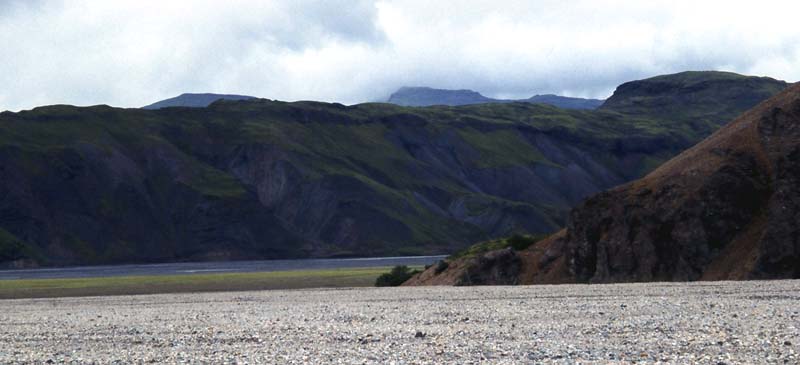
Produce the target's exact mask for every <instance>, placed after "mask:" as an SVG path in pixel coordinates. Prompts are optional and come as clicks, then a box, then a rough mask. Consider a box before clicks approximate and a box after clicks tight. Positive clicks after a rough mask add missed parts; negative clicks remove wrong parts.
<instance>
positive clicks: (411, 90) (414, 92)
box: [388, 86, 603, 109]
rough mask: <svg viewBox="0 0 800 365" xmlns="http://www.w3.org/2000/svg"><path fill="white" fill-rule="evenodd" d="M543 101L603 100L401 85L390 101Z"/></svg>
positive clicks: (572, 105) (567, 104)
mask: <svg viewBox="0 0 800 365" xmlns="http://www.w3.org/2000/svg"><path fill="white" fill-rule="evenodd" d="M513 102H522V103H541V104H548V105H552V106H556V107H559V108H563V109H596V108H597V107H599V106H600V105H602V104H603V101H602V100H597V99H581V98H571V97H566V96H558V95H552V94H548V95H535V96H532V97H530V98H528V99H522V100H501V99H492V98H488V97H485V96H483V95H481V94H480V93H478V92H476V91H472V90H444V89H433V88H429V87H407V86H406V87H401V88H400V89H398V90H397V91H395V92H394V93H393V94H392V95H391V96H390V97H389V100H388V103H391V104H396V105H402V106H432V105H450V106H458V105H469V104H483V103H513Z"/></svg>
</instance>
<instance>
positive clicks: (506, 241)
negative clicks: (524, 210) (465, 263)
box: [447, 234, 547, 260]
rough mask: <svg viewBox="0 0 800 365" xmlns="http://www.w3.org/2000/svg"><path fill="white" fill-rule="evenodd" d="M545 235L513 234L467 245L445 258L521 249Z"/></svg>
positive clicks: (452, 258) (450, 258)
mask: <svg viewBox="0 0 800 365" xmlns="http://www.w3.org/2000/svg"><path fill="white" fill-rule="evenodd" d="M545 237H547V235H546V234H541V235H520V234H515V235H513V236H511V237H506V238H500V239H496V240H491V241H486V242H481V243H478V244H475V245H472V246H470V247H467V248H466V249H465V250H462V251H459V252H457V253H455V254H453V255H451V256H450V257H448V258H447V259H448V260H455V259H460V258H470V257H476V256H479V255H482V254H484V253H486V252H489V251H495V250H502V249H504V248H508V247H511V248H513V249H514V250H516V251H521V250H524V249H526V248H528V247H530V246H531V245H533V244H534V243H536V242H539V241H541V240H542V239H544V238H545Z"/></svg>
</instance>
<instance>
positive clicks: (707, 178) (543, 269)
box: [411, 85, 800, 285]
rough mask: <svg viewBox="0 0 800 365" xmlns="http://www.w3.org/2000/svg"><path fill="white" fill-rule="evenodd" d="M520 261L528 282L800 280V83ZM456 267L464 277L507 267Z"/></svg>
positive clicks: (425, 279) (574, 218) (424, 280)
mask: <svg viewBox="0 0 800 365" xmlns="http://www.w3.org/2000/svg"><path fill="white" fill-rule="evenodd" d="M494 254H496V253H495V252H490V253H487V254H486V256H487V257H488V256H491V255H494ZM518 255H519V256H521V257H527V259H525V260H523V263H524V264H523V269H522V270H520V273H519V276H518V278H517V281H518V282H520V283H537V282H539V283H541V282H546V283H547V282H550V283H552V282H593V283H608V282H625V281H686V280H741V279H777V278H800V85H794V86H791V87H789V88H788V89H787V90H785V91H783V92H782V93H780V94H779V95H777V96H775V97H773V98H771V99H769V100H768V101H766V102H763V103H761V104H759V105H758V106H757V107H755V108H753V109H752V110H750V111H748V112H746V113H744V114H743V115H742V116H740V117H739V118H737V119H736V120H734V121H733V122H731V123H729V124H728V125H727V126H725V127H724V128H722V129H721V130H719V131H718V132H716V133H715V134H714V135H712V136H711V137H709V138H708V139H706V140H704V141H702V142H701V143H699V144H698V145H696V146H694V147H692V148H691V149H689V150H687V151H685V152H683V153H682V154H680V155H679V156H677V157H675V158H673V159H671V160H670V161H668V162H666V163H665V164H664V165H662V166H661V167H659V168H658V169H656V170H655V171H653V172H652V173H650V174H648V175H647V176H645V177H644V178H642V179H639V180H636V181H634V182H631V183H628V184H625V185H622V186H619V187H617V188H614V189H611V190H608V191H606V192H603V193H600V194H597V195H594V196H592V197H590V198H589V199H586V200H585V201H584V202H583V203H581V204H580V205H578V206H577V207H575V208H574V209H573V210H572V212H571V214H570V217H569V220H568V223H567V227H566V229H565V230H563V231H561V232H559V233H558V234H556V235H553V236H551V237H550V238H548V239H546V240H544V241H541V242H538V243H536V244H535V245H533V246H532V247H531V248H529V249H526V250H523V251H521V252H519V253H518ZM476 260H477V261H476ZM457 261H458V262H450V263H448V265H449V266H450V267H454V268H458V270H460V271H461V272H468V271H470V270H481V271H482V272H486V273H489V272H494V271H497V270H499V269H500V268H496V267H492V266H485V265H478V264H476V262H480V259H474V258H473V259H471V261H467V260H457ZM516 267H517V265H516V264H514V265H512V268H516ZM514 270H515V271H516V269H514ZM448 271H449V270H444V271H442V272H440V273H439V274H435V273H434V272H432V271H431V270H427V271H426V272H423V273H422V274H421V275H420V276H419V277H417V278H415V279H414V280H415V281H412V282H411V284H417V285H424V284H460V283H461V281H458V280H439V279H436V277H437V276H441V277H442V278H448V277H450V276H453V275H452V274H451V273H449V272H448Z"/></svg>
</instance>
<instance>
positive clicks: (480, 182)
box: [0, 78, 761, 266]
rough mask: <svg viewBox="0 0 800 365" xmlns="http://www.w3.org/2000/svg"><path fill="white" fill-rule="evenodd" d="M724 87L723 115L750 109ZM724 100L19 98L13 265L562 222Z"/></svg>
mask: <svg viewBox="0 0 800 365" xmlns="http://www.w3.org/2000/svg"><path fill="white" fill-rule="evenodd" d="M744 80H745V82H750V81H749V80H751V79H750V78H745V79H744ZM758 80H760V79H758ZM756 84H757V85H760V84H759V83H756ZM755 89H756V90H760V89H761V88H760V87H756V88H755ZM741 90H742V91H741V92H742V93H749V92H750V91H749V90H750V89H747V88H743V89H741ZM725 100H727V99H722V100H721V101H719V102H718V103H715V104H714V105H715V107H716V108H718V109H719V110H718V112H716V114H714V115H720V116H721V118H722V117H725V118H729V119H730V118H732V117H733V115H731V114H733V113H738V112H740V111H743V110H745V109H747V108H749V107H751V105H729V104H727V103H726V102H725ZM733 100H740V99H733ZM709 109H713V108H706V107H705V106H702V108H701V107H698V108H697V109H696V110H691V109H688V110H686V111H685V112H684V115H687V116H690V117H686V119H671V120H669V121H667V120H663V119H659V115H658V114H654V115H649V114H647V113H637V114H636V115H633V116H631V115H627V114H625V113H623V112H619V111H615V110H611V109H605V110H597V111H586V110H563V109H559V108H555V107H552V106H547V105H542V104H531V103H499V104H474V105H465V106H458V107H450V106H435V107H425V108H409V107H401V106H397V105H392V104H360V105H354V106H344V105H341V104H329V103H318V102H295V103H286V102H279V101H270V100H264V99H250V100H238V101H232V100H220V101H216V102H214V103H212V104H211V105H209V106H208V107H207V108H163V109H157V110H146V109H119V108H111V107H108V106H94V107H72V106H65V105H55V106H47V107H40V108H36V109H33V110H30V111H23V112H19V113H10V112H4V113H0V265H4V266H31V265H73V264H101V263H121V262H159V261H180V260H221V259H259V258H291V257H297V258H299V257H336V256H377V255H415V254H431V253H446V252H454V251H456V250H459V249H461V248H464V247H466V246H467V245H469V244H470V243H473V242H478V241H482V240H487V239H492V238H496V237H503V236H507V235H509V234H511V233H514V232H518V233H533V234H542V233H548V232H552V231H554V230H557V229H559V228H560V227H562V226H563V225H564V223H565V218H566V217H567V213H568V212H569V209H570V207H572V206H574V205H575V204H577V203H579V202H580V201H581V200H583V199H584V198H585V197H587V196H590V195H592V194H594V193H596V192H598V191H602V190H604V189H607V188H610V187H612V186H615V185H619V184H622V183H624V182H627V181H631V180H633V179H635V178H638V177H640V176H642V175H643V174H645V173H647V172H648V171H651V170H652V169H653V168H655V167H656V166H658V165H659V164H660V163H661V162H663V161H666V160H667V159H669V158H670V157H672V156H675V155H676V154H678V153H679V152H680V151H681V150H682V149H684V148H686V147H688V146H691V145H692V144H694V143H696V142H697V141H699V140H700V139H702V138H703V137H705V135H703V134H701V133H699V132H698V131H696V130H694V129H692V128H691V127H690V126H691V125H692V123H693V122H694V121H695V118H694V117H691V116H693V115H695V114H696V113H704V114H707V113H708V110H709ZM716 123H718V124H722V122H721V121H717V122H716Z"/></svg>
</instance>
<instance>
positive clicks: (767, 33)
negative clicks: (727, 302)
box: [0, 0, 800, 110]
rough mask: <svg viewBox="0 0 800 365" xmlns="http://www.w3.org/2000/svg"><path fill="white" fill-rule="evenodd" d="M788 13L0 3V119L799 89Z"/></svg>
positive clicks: (730, 7) (716, 6)
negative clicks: (668, 80)
mask: <svg viewBox="0 0 800 365" xmlns="http://www.w3.org/2000/svg"><path fill="white" fill-rule="evenodd" d="M798 10H800V6H798V5H795V3H794V2H788V1H774V2H769V1H762V2H758V3H753V2H721V1H691V2H689V1H685V2H684V1H646V2H645V1H613V0H608V1H588V0H587V1H570V2H564V1H481V0H476V1H444V0H442V1H429V0H426V1H422V0H419V1H417V0H410V1H389V0H387V1H377V2H371V1H355V0H340V1H304V0H274V1H256V0H253V1H245V0H242V1H225V2H223V1H212V0H204V1H200V0H194V1H188V0H186V1H179V0H174V1H166V2H165V1H133V0H115V1H100V0H95V1H90V0H64V1H62V2H55V1H44V2H31V1H8V0H7V1H6V2H0V42H2V43H0V44H2V45H3V47H2V48H1V49H0V70H2V71H3V72H1V73H0V84H2V85H3V86H4V87H3V88H2V89H0V103H2V105H0V109H11V110H18V109H23V108H31V107H33V106H36V105H42V104H54V103H70V104H77V105H90V104H100V103H106V104H111V105H116V106H126V107H136V106H141V105H144V104H148V103H150V102H153V101H156V100H159V99H163V98H166V97H171V96H174V95H176V94H180V93H182V92H224V93H241V94H248V95H256V96H262V97H267V98H274V99H283V100H298V99H316V100H327V101H340V102H344V103H355V102H361V101H371V100H379V99H382V98H384V97H386V96H387V95H388V94H389V93H390V92H391V91H393V90H394V89H396V88H397V87H399V86H402V85H428V86H433V87H443V88H470V89H475V90H479V91H481V92H483V93H484V94H487V95H490V96H499V97H527V96H530V95H532V94H535V93H546V92H555V93H562V94H567V95H577V96H591V97H605V96H607V95H608V94H609V93H610V92H611V91H612V90H613V88H614V87H615V86H616V85H618V84H619V83H621V82H624V81H628V80H631V79H637V78H642V77H648V76H653V75H657V74H663V73H670V72H677V71H683V70H688V69H695V70H697V69H725V70H730V71H735V72H740V73H745V74H757V75H768V76H773V77H776V78H782V79H786V80H789V81H796V80H798V79H800V28H798V27H796V26H795V25H794V24H795V19H794V18H795V17H796V14H797V13H798V12H797V11H798Z"/></svg>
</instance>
